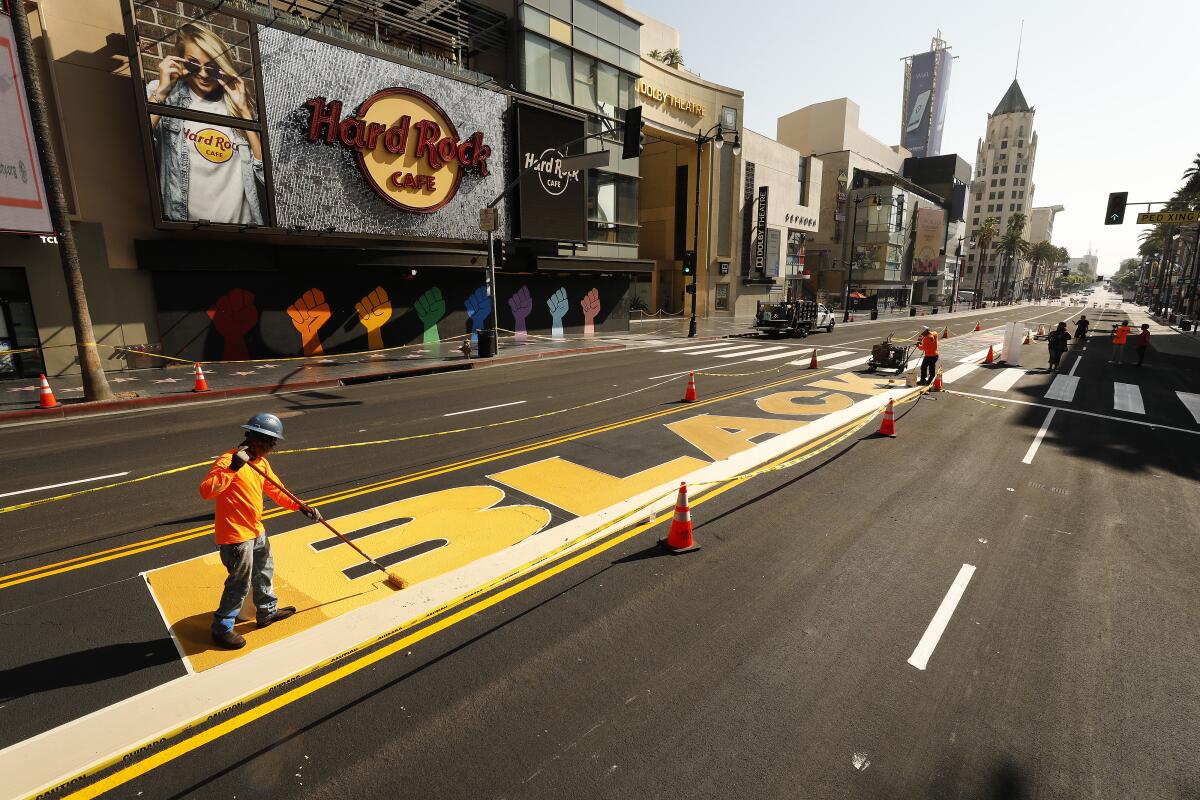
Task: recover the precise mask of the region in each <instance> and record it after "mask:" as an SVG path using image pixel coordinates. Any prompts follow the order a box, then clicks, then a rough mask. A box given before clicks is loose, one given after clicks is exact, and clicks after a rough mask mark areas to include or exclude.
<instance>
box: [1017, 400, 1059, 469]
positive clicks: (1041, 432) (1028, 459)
mask: <svg viewBox="0 0 1200 800" xmlns="http://www.w3.org/2000/svg"><path fill="white" fill-rule="evenodd" d="M1056 411H1058V409H1057V408H1052V409H1050V413H1048V414H1046V421H1045V422H1043V423H1042V427H1041V428H1039V429H1038V432H1037V435H1036V436H1034V437H1033V443H1032V444H1030V445H1029V449H1028V450H1026V451H1025V457H1024V458H1022V459H1021V463H1022V464H1032V463H1033V457H1034V456H1035V455H1037V451H1038V448H1039V447H1041V446H1042V439H1045V438H1046V431H1048V430H1050V421H1051V420H1052V419H1054V412H1056Z"/></svg>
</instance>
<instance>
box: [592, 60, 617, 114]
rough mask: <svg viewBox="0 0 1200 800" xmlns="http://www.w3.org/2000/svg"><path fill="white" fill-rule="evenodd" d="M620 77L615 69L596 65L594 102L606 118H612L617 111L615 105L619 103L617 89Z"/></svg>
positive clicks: (599, 64) (600, 64) (601, 64)
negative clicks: (598, 105) (595, 101)
mask: <svg viewBox="0 0 1200 800" xmlns="http://www.w3.org/2000/svg"><path fill="white" fill-rule="evenodd" d="M619 75H620V73H619V71H618V70H617V68H616V67H610V66H609V65H608V64H604V63H597V64H596V100H597V101H598V102H599V104H600V111H601V113H603V114H605V115H606V116H610V117H611V116H613V115H614V114H615V113H616V110H617V103H618V102H620V99H621V93H620V89H619V88H618V87H619V83H620V81H619V80H618V76H619Z"/></svg>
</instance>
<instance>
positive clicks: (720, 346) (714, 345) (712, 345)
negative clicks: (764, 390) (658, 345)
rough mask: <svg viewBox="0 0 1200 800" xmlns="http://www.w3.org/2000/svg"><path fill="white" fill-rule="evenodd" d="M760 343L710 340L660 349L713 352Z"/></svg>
mask: <svg viewBox="0 0 1200 800" xmlns="http://www.w3.org/2000/svg"><path fill="white" fill-rule="evenodd" d="M757 346H758V345H746V344H741V343H738V342H708V343H706V344H690V345H688V346H687V347H668V348H667V349H666V350H659V351H658V352H660V353H712V352H716V351H718V350H730V349H732V348H735V347H736V348H738V349H739V350H744V349H746V348H747V347H757Z"/></svg>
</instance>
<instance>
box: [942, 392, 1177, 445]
mask: <svg viewBox="0 0 1200 800" xmlns="http://www.w3.org/2000/svg"><path fill="white" fill-rule="evenodd" d="M1076 380H1078V379H1076ZM946 391H947V393H949V394H960V395H962V396H963V397H978V398H979V399H980V400H999V401H1000V402H1001V403H1015V404H1016V405H1019V406H1033V407H1034V408H1057V409H1058V410H1059V411H1061V412H1063V413H1064V414H1079V415H1081V416H1085V417H1096V418H1098V419H1107V420H1111V421H1112V422H1125V423H1128V424H1130V425H1141V426H1143V427H1145V428H1153V429H1154V430H1156V431H1178V432H1179V433H1190V434H1192V435H1193V436H1200V431H1197V430H1193V429H1191V428H1177V427H1175V426H1174V425H1159V424H1158V423H1156V422H1142V421H1141V420H1140V419H1130V418H1129V417H1114V416H1111V415H1109V414H1097V413H1096V412H1095V411H1080V410H1078V409H1075V408H1062V407H1061V406H1048V405H1046V404H1045V403H1031V402H1029V401H1028V400H1013V399H1012V398H1011V397H996V395H994V394H975V393H973V392H960V391H958V390H957V389H947V390H946Z"/></svg>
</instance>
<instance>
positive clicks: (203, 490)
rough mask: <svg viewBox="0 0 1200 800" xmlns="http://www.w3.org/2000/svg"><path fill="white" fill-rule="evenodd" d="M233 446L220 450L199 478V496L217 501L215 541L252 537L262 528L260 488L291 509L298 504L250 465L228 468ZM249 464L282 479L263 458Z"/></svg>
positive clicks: (296, 507)
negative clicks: (219, 453) (226, 449)
mask: <svg viewBox="0 0 1200 800" xmlns="http://www.w3.org/2000/svg"><path fill="white" fill-rule="evenodd" d="M234 452H235V450H230V451H229V452H227V453H223V454H222V455H221V456H219V457H218V458H217V460H216V461H214V462H213V465H212V468H211V469H209V471H208V475H206V476H205V478H204V480H203V481H201V482H200V496H201V497H203V498H204V499H205V500H213V499H216V501H217V519H216V526H215V531H214V533H215V534H216V538H217V544H237V543H238V542H245V541H249V540H250V539H255V538H257V537H258V535H259V534H260V533H262V532H263V530H264V528H263V524H262V513H263V492H266V493H267V494H268V495H270V497H271V499H272V500H274V501H275V502H276V503H277V504H278V505H281V506H283V507H284V508H288V509H291V510H292V511H299V510H300V506H299V505H297V504H296V503H295V501H293V500H292V498H290V497H288V496H287V495H286V494H285V493H284V492H281V491H280V490H279V489H276V488H275V487H274V486H273V485H271V483H270V482H269V481H267V480H265V479H264V478H263V476H262V475H259V474H258V473H257V472H255V471H254V470H253V469H251V468H250V465H249V464H248V465H246V466H244V467H242V468H241V469H239V470H238V471H237V472H234V471H233V470H231V469H230V468H229V465H230V464H231V463H232V462H233V454H234ZM250 464H252V465H254V466H256V467H258V468H259V469H261V470H262V471H263V472H265V473H267V474H268V475H270V476H271V478H272V479H273V480H275V481H277V482H279V483H280V484H282V483H283V482H282V481H280V480H279V477H278V476H277V475H276V474H275V473H274V472H273V471H272V470H271V465H270V464H268V463H267V460H266V459H265V458H256V459H254V460H252V461H251V462H250Z"/></svg>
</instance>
